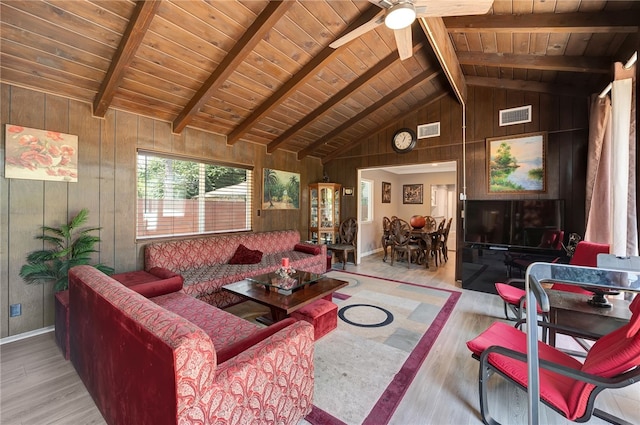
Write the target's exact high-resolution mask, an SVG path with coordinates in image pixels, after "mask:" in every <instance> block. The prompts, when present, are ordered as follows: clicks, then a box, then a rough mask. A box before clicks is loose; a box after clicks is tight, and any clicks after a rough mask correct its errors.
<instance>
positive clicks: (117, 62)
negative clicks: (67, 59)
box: [93, 0, 160, 118]
mask: <svg viewBox="0 0 640 425" xmlns="http://www.w3.org/2000/svg"><path fill="white" fill-rule="evenodd" d="M159 7H160V0H150V1H143V0H141V1H138V2H137V3H136V8H135V9H134V10H133V14H132V15H131V19H130V20H129V24H128V25H127V29H126V30H125V31H124V34H123V35H122V39H121V40H120V45H119V46H118V50H116V53H115V54H114V56H113V60H112V61H111V64H110V65H109V70H108V71H107V75H106V76H105V78H104V80H102V84H101V85H100V90H98V93H97V94H96V97H95V99H94V101H93V115H94V116H96V117H100V118H104V115H105V114H106V112H107V109H109V105H111V101H112V100H113V96H114V94H115V91H116V89H117V88H118V86H119V85H120V83H121V82H122V78H123V76H124V71H125V70H126V69H127V67H128V66H129V64H130V63H131V60H132V59H133V57H134V55H135V54H136V51H137V50H138V47H140V44H141V43H142V39H143V38H144V36H145V34H146V33H147V29H148V28H149V25H151V21H152V20H153V18H154V16H155V15H156V12H157V11H158V8H159Z"/></svg>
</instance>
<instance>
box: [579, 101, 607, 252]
mask: <svg viewBox="0 0 640 425" xmlns="http://www.w3.org/2000/svg"><path fill="white" fill-rule="evenodd" d="M610 172H611V101H610V99H609V96H605V97H604V98H600V97H599V95H597V94H594V95H593V96H591V105H590V108H589V153H588V158H587V187H586V217H587V229H586V231H585V235H584V239H585V240H587V241H591V242H599V243H606V244H610V243H611V232H610V223H611V220H610V209H609V208H604V207H603V206H605V205H606V206H608V205H610V204H611V191H610V180H609V175H610Z"/></svg>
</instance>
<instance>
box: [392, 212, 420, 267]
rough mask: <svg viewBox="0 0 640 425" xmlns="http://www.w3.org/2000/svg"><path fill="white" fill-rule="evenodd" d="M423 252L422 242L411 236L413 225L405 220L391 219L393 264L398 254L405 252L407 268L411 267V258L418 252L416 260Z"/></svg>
mask: <svg viewBox="0 0 640 425" xmlns="http://www.w3.org/2000/svg"><path fill="white" fill-rule="evenodd" d="M421 252H422V247H421V246H420V244H419V243H418V242H417V241H415V240H414V239H412V238H411V226H410V225H409V223H407V222H406V221H405V220H403V219H401V218H396V219H395V220H393V221H391V265H392V266H393V261H394V260H395V258H396V255H397V254H399V253H404V254H405V256H406V259H407V268H409V267H411V258H412V257H413V255H414V254H416V262H417V259H418V258H419V256H420V253H421Z"/></svg>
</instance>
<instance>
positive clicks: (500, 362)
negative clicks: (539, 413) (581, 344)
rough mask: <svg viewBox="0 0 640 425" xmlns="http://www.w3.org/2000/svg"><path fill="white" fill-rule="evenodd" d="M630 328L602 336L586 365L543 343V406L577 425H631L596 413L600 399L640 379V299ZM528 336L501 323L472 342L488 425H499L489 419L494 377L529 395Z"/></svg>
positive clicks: (633, 304) (540, 349) (633, 308)
mask: <svg viewBox="0 0 640 425" xmlns="http://www.w3.org/2000/svg"><path fill="white" fill-rule="evenodd" d="M629 309H630V310H631V313H632V316H631V320H630V321H629V323H628V324H626V325H624V326H622V327H620V328H618V329H616V330H615V331H613V332H611V333H609V334H607V335H605V336H603V337H602V338H600V339H599V340H597V341H596V342H595V344H594V345H593V347H591V349H590V350H589V352H588V353H587V357H586V358H585V359H584V363H581V362H580V361H578V360H577V359H575V358H573V357H571V356H569V355H568V354H565V353H564V352H562V351H560V350H558V349H556V348H554V347H551V346H549V345H547V344H545V343H543V342H539V343H538V352H539V358H540V366H539V368H540V381H539V389H540V400H541V401H542V402H543V403H544V404H546V405H547V406H549V407H551V408H552V409H553V410H555V411H556V412H558V413H560V414H561V415H562V416H564V417H565V418H567V419H569V420H571V421H575V422H586V421H588V420H589V419H590V418H591V416H592V415H593V416H596V417H598V418H601V419H604V420H605V421H607V422H610V423H625V424H627V423H629V422H626V421H623V420H621V419H620V418H616V417H615V416H613V415H611V414H610V413H607V412H603V411H601V410H599V409H596V408H595V406H594V402H595V399H596V397H597V396H598V394H599V393H600V392H601V391H603V390H605V389H607V388H622V387H625V386H627V385H631V384H633V383H634V382H637V381H638V380H639V379H640V296H636V297H635V299H634V300H633V301H632V302H631V304H630V305H629ZM526 344H527V342H526V334H525V333H524V332H522V331H520V330H518V329H515V328H514V327H512V326H509V325H507V324H505V323H502V322H495V323H493V324H492V325H491V326H490V327H489V328H488V329H487V330H486V331H484V332H483V333H482V334H480V335H479V336H478V337H476V338H475V339H473V340H471V341H469V342H467V347H469V349H470V350H471V352H472V353H473V357H474V358H476V359H479V360H480V373H479V384H480V412H481V415H482V421H483V422H484V423H485V424H491V425H494V424H498V422H496V421H495V420H494V419H493V418H491V415H490V414H489V407H488V403H487V382H488V380H489V377H490V376H491V374H493V372H498V374H499V375H501V376H502V377H504V378H505V379H507V380H509V381H512V382H514V383H515V384H517V385H518V386H519V387H520V388H521V389H524V390H526V389H527V379H528V376H527V359H526V351H527V348H526Z"/></svg>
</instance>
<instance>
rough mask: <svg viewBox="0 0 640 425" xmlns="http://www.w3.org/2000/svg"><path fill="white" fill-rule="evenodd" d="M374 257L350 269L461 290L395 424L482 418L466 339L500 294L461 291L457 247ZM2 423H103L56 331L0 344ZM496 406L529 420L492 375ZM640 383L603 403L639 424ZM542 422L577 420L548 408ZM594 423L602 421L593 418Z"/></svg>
mask: <svg viewBox="0 0 640 425" xmlns="http://www.w3.org/2000/svg"><path fill="white" fill-rule="evenodd" d="M381 258H382V257H381V255H372V256H369V257H366V258H364V259H363V261H362V263H361V264H360V265H358V266H355V265H353V264H351V263H349V264H348V265H347V271H353V272H359V273H364V274H370V275H375V276H380V277H388V278H393V279H398V280H402V281H407V282H416V283H421V284H427V285H431V286H435V287H439V288H446V289H454V290H460V291H462V296H461V297H460V300H459V302H458V304H457V306H456V308H455V309H454V311H453V313H452V314H451V316H450V318H449V320H448V322H447V324H446V326H445V328H444V329H443V331H442V332H441V334H440V336H439V337H438V340H437V342H436V343H435V345H434V346H433V348H432V349H431V352H430V353H429V355H428V357H427V359H426V360H425V362H424V363H423V364H422V367H421V368H420V371H419V373H418V375H417V376H416V378H415V379H414V380H413V382H412V384H411V385H410V386H409V388H408V389H407V392H406V394H405V396H404V398H403V401H402V402H401V404H400V405H399V407H398V409H397V410H396V412H395V414H394V416H393V418H392V420H391V424H396V425H408V424H455V425H462V424H480V423H481V420H480V415H479V413H478V388H477V387H478V385H477V378H478V362H477V361H476V360H474V359H472V358H471V356H470V354H469V351H468V350H467V348H466V345H465V342H466V341H467V340H469V339H471V338H473V337H474V336H476V335H477V334H478V333H480V332H482V331H483V330H484V329H486V328H487V327H488V326H489V325H490V324H491V323H492V322H493V321H495V320H500V319H502V317H503V313H502V303H501V301H500V299H499V298H498V297H497V296H494V295H489V294H484V293H480V292H474V291H467V290H462V289H461V288H460V284H459V283H456V282H455V280H454V262H455V258H454V255H453V253H450V255H449V262H448V263H447V264H446V265H445V266H443V267H438V268H437V269H436V268H435V267H434V266H432V267H431V269H429V270H426V269H424V268H423V267H418V266H415V265H414V266H412V267H411V268H410V269H407V267H406V264H404V263H396V264H394V266H393V267H391V266H390V265H389V263H383V262H382V261H381ZM0 356H1V369H0V373H1V375H2V378H1V381H2V383H1V386H0V424H7V425H9V424H11V425H14V424H16V425H17V424H24V425H36V424H65V425H67V424H68V425H71V424H74V425H75V424H104V423H105V422H104V420H103V419H102V416H101V415H100V412H99V411H98V409H97V408H96V406H95V404H94V403H93V401H92V399H91V397H90V396H89V394H88V393H87V391H86V390H85V388H84V386H83V384H82V382H81V381H80V379H79V378H78V376H77V374H76V373H75V370H74V369H73V366H71V364H70V363H69V362H66V361H65V360H64V359H63V357H62V355H61V354H60V352H59V350H58V348H57V346H56V345H55V342H54V338H53V333H47V334H44V335H40V336H37V337H32V338H29V339H26V340H21V341H16V342H12V343H9V344H4V345H3V346H1V347H0ZM489 397H490V407H491V411H492V413H493V416H494V417H495V418H496V419H497V420H498V421H500V422H502V423H503V424H526V423H527V398H526V393H524V392H522V391H520V390H518V389H517V388H515V387H514V386H512V385H509V384H507V383H506V382H504V381H503V380H501V379H500V378H499V377H497V376H494V377H493V378H492V381H491V390H490V394H489ZM639 403H640V384H635V385H633V386H631V387H627V388H626V389H622V390H608V391H605V392H604V393H603V394H601V395H600V396H599V397H598V400H597V403H596V404H597V407H599V408H601V409H603V410H606V411H610V412H611V413H613V414H615V415H618V416H621V417H622V418H624V419H625V420H627V421H630V422H631V423H640V409H638V405H639ZM540 422H541V423H543V424H565V423H571V422H569V421H566V420H564V419H563V418H562V417H561V416H560V415H558V414H557V413H555V412H553V411H552V410H551V409H548V408H546V407H544V406H543V408H542V411H541V414H540ZM589 423H592V424H601V423H604V422H603V421H601V420H599V419H597V418H593V419H592V420H591V421H590V422H589Z"/></svg>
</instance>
